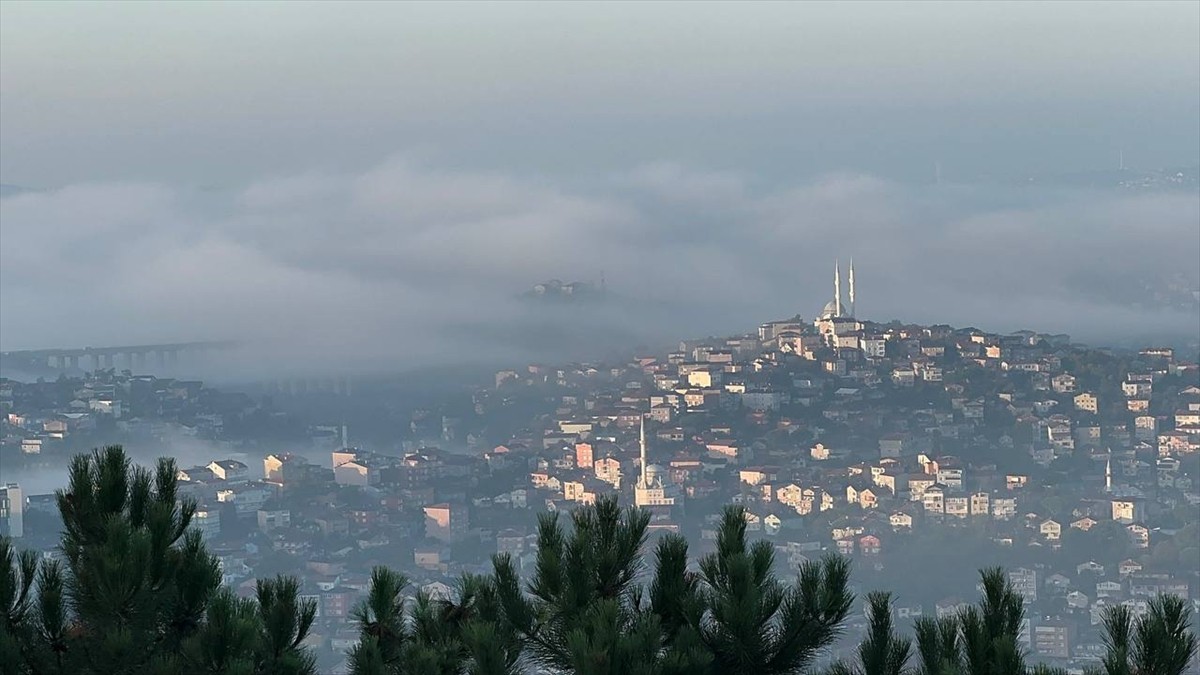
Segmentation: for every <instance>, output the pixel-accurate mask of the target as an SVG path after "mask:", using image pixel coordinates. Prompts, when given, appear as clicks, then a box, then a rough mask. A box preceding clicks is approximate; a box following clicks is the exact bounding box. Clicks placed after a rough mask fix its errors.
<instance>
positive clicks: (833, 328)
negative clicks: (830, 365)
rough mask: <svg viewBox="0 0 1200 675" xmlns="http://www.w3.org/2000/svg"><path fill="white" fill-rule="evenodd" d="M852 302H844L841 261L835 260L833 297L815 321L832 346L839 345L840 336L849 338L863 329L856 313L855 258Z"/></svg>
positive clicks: (851, 289)
mask: <svg viewBox="0 0 1200 675" xmlns="http://www.w3.org/2000/svg"><path fill="white" fill-rule="evenodd" d="M848 281H849V282H850V297H849V300H850V303H849V305H846V304H845V303H843V302H842V271H841V264H840V262H839V261H836V260H835V261H834V262H833V299H832V300H830V301H829V302H828V303H826V304H825V308H824V309H822V310H821V313H820V314H819V315H818V316H817V319H816V320H815V321H813V325H814V326H815V327H816V329H817V332H818V333H820V334H821V336H822V337H824V338H825V341H826V343H827V344H829V345H830V346H843V345H839V344H838V343H839V342H842V341H843V340H839V339H838V337H839V336H844V337H846V338H847V339H849V337H850V336H851V334H853V333H856V332H857V331H860V330H862V328H863V325H862V324H861V323H859V322H858V319H857V318H855V315H854V260H853V259H851V260H850V278H849V279H848Z"/></svg>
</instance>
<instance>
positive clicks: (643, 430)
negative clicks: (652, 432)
mask: <svg viewBox="0 0 1200 675" xmlns="http://www.w3.org/2000/svg"><path fill="white" fill-rule="evenodd" d="M638 444H639V448H640V452H641V457H642V477H641V480H639V481H638V487H649V486H648V485H646V416H645V415H642V427H641V431H640V434H639V440H638Z"/></svg>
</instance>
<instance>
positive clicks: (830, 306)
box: [821, 300, 841, 319]
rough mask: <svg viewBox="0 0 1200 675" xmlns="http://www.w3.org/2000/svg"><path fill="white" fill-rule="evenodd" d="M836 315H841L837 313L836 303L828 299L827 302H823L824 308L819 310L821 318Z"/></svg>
mask: <svg viewBox="0 0 1200 675" xmlns="http://www.w3.org/2000/svg"><path fill="white" fill-rule="evenodd" d="M836 316H841V315H840V314H839V313H838V306H837V303H836V302H834V301H833V300H830V301H829V302H827V303H825V309H823V310H821V318H823V319H832V318H833V317H836Z"/></svg>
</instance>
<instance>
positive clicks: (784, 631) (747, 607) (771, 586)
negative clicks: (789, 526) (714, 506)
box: [699, 506, 854, 675]
mask: <svg viewBox="0 0 1200 675" xmlns="http://www.w3.org/2000/svg"><path fill="white" fill-rule="evenodd" d="M774 564H775V550H774V547H773V546H772V545H771V544H770V542H766V541H758V542H756V543H754V544H753V545H747V542H746V516H745V510H744V509H743V508H742V507H738V506H729V507H726V509H725V513H724V516H723V519H722V522H721V527H720V530H719V532H718V533H717V551H716V552H715V553H713V554H711V555H709V556H706V557H705V558H704V559H702V560H701V561H700V570H701V575H702V578H703V588H702V590H701V592H700V595H701V598H702V600H703V604H704V616H703V618H702V620H701V623H700V627H699V628H700V635H701V640H702V641H703V643H704V645H705V646H706V647H707V649H708V650H709V651H710V652H711V653H712V656H713V670H714V671H715V672H717V673H722V674H726V673H727V674H730V675H770V674H773V673H795V672H799V671H801V670H802V669H804V668H805V667H807V666H808V665H809V664H811V662H812V660H813V659H814V658H815V657H816V655H817V653H818V652H819V651H820V650H821V649H824V648H826V647H828V646H830V645H832V644H833V642H834V641H835V640H836V639H837V637H838V636H839V635H840V633H841V627H842V623H843V622H844V621H845V619H846V615H847V614H848V613H849V610H850V606H851V604H852V603H853V602H854V594H853V593H851V592H850V591H849V590H848V584H849V580H850V565H849V562H847V561H846V560H845V559H844V558H839V557H836V556H830V557H827V558H825V559H823V560H821V561H811V562H807V563H805V564H804V565H803V566H802V567H801V568H800V575H799V578H798V579H797V581H796V582H795V583H794V584H791V585H788V584H785V583H783V582H781V581H780V580H779V579H778V578H776V576H775V573H774V571H773V567H774Z"/></svg>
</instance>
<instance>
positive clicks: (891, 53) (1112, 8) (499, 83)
mask: <svg viewBox="0 0 1200 675" xmlns="http://www.w3.org/2000/svg"><path fill="white" fill-rule="evenodd" d="M0 13H2V16H3V21H0V31H2V32H0V75H2V78H0V94H2V96H0V119H2V123H0V179H2V180H3V182H5V183H10V184H18V185H31V186H38V187H54V186H61V185H65V184H68V183H71V182H75V181H81V180H88V181H93V180H112V179H130V178H132V179H151V180H171V181H174V180H185V181H191V182H195V183H197V184H217V185H229V184H231V183H235V182H237V181H240V180H246V179H250V178H257V177H259V176H261V175H263V174H264V173H265V174H272V173H278V172H284V173H290V172H294V171H296V170H300V169H360V168H363V167H365V166H368V165H371V164H374V163H378V162H380V161H383V160H384V159H385V158H387V157H389V156H391V155H393V154H394V153H396V152H400V151H405V152H411V151H414V150H415V151H419V152H422V153H426V154H428V155H431V156H435V157H437V158H438V159H440V160H441V161H444V162H448V163H452V164H454V165H459V166H464V167H471V168H487V169H500V170H506V171H507V170H517V171H523V172H531V173H554V172H562V171H565V170H569V171H573V172H580V173H584V174H587V173H590V172H593V171H596V170H612V169H621V168H628V167H629V166H633V165H637V164H640V163H643V162H646V161H655V160H662V159H669V160H674V161H681V162H685V163H695V164H700V165H704V166H711V167H714V168H736V169H744V170H745V169H749V170H761V172H762V173H764V174H767V175H768V176H771V177H775V178H782V177H795V176H804V175H810V174H813V173H820V172H825V171H830V170H841V169H844V170H855V171H866V172H871V173H876V174H882V175H886V176H889V177H897V178H903V179H911V178H926V177H928V176H930V175H931V174H932V171H933V169H932V167H933V163H934V161H936V160H940V161H941V162H942V164H943V171H944V172H946V173H947V174H948V175H949V176H956V175H961V176H964V177H975V176H979V175H983V174H1003V175H1012V174H1020V173H1025V172H1040V171H1060V170H1076V169H1096V168H1107V167H1112V166H1115V165H1116V163H1117V154H1118V152H1119V151H1120V150H1122V149H1123V150H1124V151H1125V154H1126V158H1127V163H1130V164H1133V165H1136V166H1143V167H1158V166H1163V165H1177V164H1194V163H1196V161H1197V160H1196V152H1197V150H1196V148H1197V146H1198V144H1200V140H1198V139H1200V130H1198V128H1197V127H1198V126H1200V124H1198V123H1197V120H1198V115H1200V100H1198V99H1200V93H1198V92H1200V40H1197V31H1200V3H1196V2H1164V3H1153V2H1125V3H1122V2H1099V3H1088V2H1056V3H1033V2H1029V3H986V2H960V3H938V2H915V3H902V2H890V1H889V2H877V3H871V2H845V3H836V4H834V3H829V4H824V3H817V2H803V3H800V2H797V3H762V4H752V3H730V4H723V3H718V2H701V3H689V4H684V3H667V2H663V3H597V4H585V3H581V2H570V3H528V4H523V3H498V4H485V3H480V2H470V3H461V4H454V3H436V4H420V3H383V2H368V3H359V4H355V3H333V2H330V3H317V2H309V3H272V2H244V3H233V2H220V3H198V2H197V3H187V2H169V3H141V2H129V3H99V2H94V3H72V2H36V3H25V2H14V1H12V0H6V1H5V2H4V3H3V4H0Z"/></svg>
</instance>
